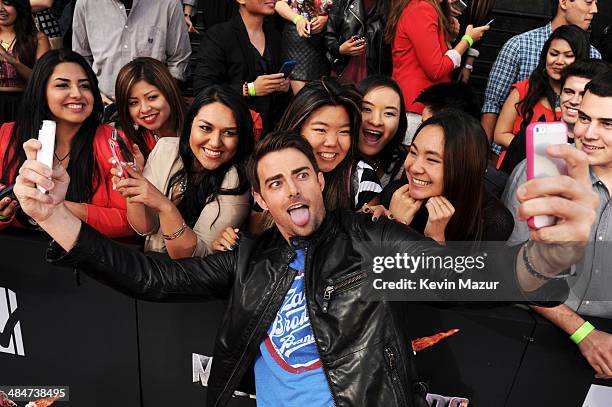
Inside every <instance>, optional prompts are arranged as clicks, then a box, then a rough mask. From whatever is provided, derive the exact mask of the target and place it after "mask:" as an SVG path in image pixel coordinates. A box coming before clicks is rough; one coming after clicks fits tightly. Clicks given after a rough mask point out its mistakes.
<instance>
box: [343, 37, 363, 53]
mask: <svg viewBox="0 0 612 407" xmlns="http://www.w3.org/2000/svg"><path fill="white" fill-rule="evenodd" d="M365 48H366V40H365V38H364V37H363V36H359V35H353V36H352V37H351V38H349V39H348V40H346V41H345V42H343V43H342V45H340V48H339V52H340V54H342V55H348V56H352V57H354V56H358V55H361V54H363V53H364V52H365Z"/></svg>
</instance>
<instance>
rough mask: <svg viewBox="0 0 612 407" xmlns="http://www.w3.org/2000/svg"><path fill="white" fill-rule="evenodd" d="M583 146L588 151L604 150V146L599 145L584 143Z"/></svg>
mask: <svg viewBox="0 0 612 407" xmlns="http://www.w3.org/2000/svg"><path fill="white" fill-rule="evenodd" d="M582 148H583V150H587V151H597V150H603V149H604V148H603V147H597V146H593V145H591V144H585V143H582Z"/></svg>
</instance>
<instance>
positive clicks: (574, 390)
mask: <svg viewBox="0 0 612 407" xmlns="http://www.w3.org/2000/svg"><path fill="white" fill-rule="evenodd" d="M47 244H48V241H47V240H46V239H45V238H44V237H43V236H41V235H38V234H31V233H25V232H12V233H6V232H4V233H3V234H1V235H0V259H2V262H1V266H0V287H1V288H0V289H1V290H6V289H7V288H8V289H10V290H11V291H13V292H15V293H16V296H17V303H18V310H19V319H20V323H19V327H20V329H21V334H22V338H23V347H24V350H25V356H16V355H11V354H9V353H2V352H0V385H22V386H23V385H39V386H43V385H46V386H52V385H68V386H69V387H70V402H69V403H56V404H57V405H58V406H59V405H73V406H88V407H95V406H109V405H113V406H130V407H131V406H146V407H149V406H151V407H157V406H160V407H161V406H168V405H175V406H178V405H183V406H197V405H204V400H205V397H206V388H205V387H202V386H201V385H200V384H199V382H198V383H193V380H192V354H193V353H197V354H202V355H212V349H213V342H214V337H215V334H216V329H217V325H218V323H219V321H220V319H221V318H222V315H223V312H224V303H223V302H219V301H217V302H210V303H202V304H200V303H195V304H155V303H149V302H142V301H136V300H133V299H130V298H128V297H126V296H124V295H123V294H119V293H117V292H115V291H113V290H111V289H109V288H107V287H105V286H103V285H101V284H99V283H97V282H96V281H94V280H92V279H90V278H88V277H87V276H85V275H84V274H83V273H80V272H77V271H75V270H69V269H63V268H57V267H53V266H50V265H48V264H46V263H45V262H44V251H45V248H46V246H47ZM2 306H4V307H5V308H6V305H4V304H0V307H2ZM411 310H412V312H410V314H409V315H406V320H405V321H404V323H406V324H410V326H411V331H413V332H414V333H415V335H416V336H426V335H432V334H434V333H437V332H440V331H446V330H448V329H452V328H459V329H460V330H461V331H460V332H459V333H458V334H456V335H454V336H452V337H450V338H448V339H446V340H445V341H443V342H441V343H440V344H438V345H436V346H434V347H432V348H429V349H426V350H424V351H422V352H419V353H418V354H417V363H418V366H419V371H420V374H421V376H422V378H423V379H425V380H427V381H428V382H429V384H430V391H431V392H432V393H438V394H444V395H453V396H464V397H468V398H470V399H471V401H472V403H471V406H476V407H478V406H487V407H488V406H503V405H505V406H511V407H514V406H540V405H555V406H568V407H570V406H571V407H574V406H581V405H582V401H583V400H584V398H585V396H586V393H587V391H588V388H589V386H590V384H591V383H599V384H604V385H608V386H612V381H599V382H597V381H595V380H594V379H593V372H592V370H591V369H590V367H589V366H588V364H587V363H586V362H585V360H584V359H583V358H582V356H581V355H580V353H579V352H578V350H577V347H576V346H575V345H573V344H572V343H571V342H570V341H569V339H568V338H567V336H566V335H565V334H564V333H562V332H561V331H560V330H559V329H557V328H556V327H554V326H552V325H550V324H549V323H548V322H546V321H544V320H542V319H541V318H539V317H537V316H535V315H534V314H533V313H532V312H530V311H529V310H527V309H526V308H524V307H516V306H505V307H496V308H486V309H479V310H476V309H465V308H451V307H447V308H441V307H434V306H431V305H425V304H413V305H412V307H411ZM1 314H2V313H0V315H1ZM590 320H592V321H593V323H594V325H595V326H597V327H598V328H600V329H604V330H607V331H608V332H612V322H611V321H609V320H597V319H593V318H590ZM2 324H3V322H2V321H0V325H2ZM3 330H4V326H0V332H1V331H3ZM5 334H6V332H5ZM407 346H409V345H408V344H407ZM23 404H25V403H21V404H20V406H21V405H23ZM231 405H232V406H254V405H255V403H254V401H253V400H250V399H248V398H244V397H238V398H235V399H234V400H233V401H232V403H231Z"/></svg>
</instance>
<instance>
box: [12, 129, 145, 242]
mask: <svg viewBox="0 0 612 407" xmlns="http://www.w3.org/2000/svg"><path fill="white" fill-rule="evenodd" d="M13 126H14V123H5V124H3V125H2V128H0V152H1V153H2V154H1V155H2V157H4V155H5V154H7V151H6V150H7V147H8V142H9V139H10V136H11V132H12V131H13ZM112 132H113V128H112V127H111V126H108V125H105V124H103V125H100V127H98V130H97V131H96V136H95V138H94V158H95V161H96V165H97V166H98V170H99V172H100V176H101V177H102V180H101V182H100V184H99V186H98V189H97V190H96V191H95V192H94V195H93V197H92V199H91V202H89V203H86V204H85V209H86V211H87V215H86V222H87V223H88V224H89V225H91V226H92V227H94V228H95V229H97V230H98V231H99V232H101V233H103V234H105V235H106V236H108V237H112V238H116V237H125V236H133V235H134V231H133V230H132V228H131V227H130V225H129V223H128V221H127V211H126V206H125V198H123V197H122V196H121V195H119V193H118V192H116V191H113V184H112V181H111V179H112V176H111V173H110V170H111V168H112V165H111V164H110V163H109V162H108V159H109V158H111V157H112V156H113V154H112V152H111V149H110V146H109V144H108V139H109V138H110V137H111V135H112ZM119 134H120V135H121V136H122V137H123V133H121V132H119ZM13 153H14V151H12V152H10V154H13ZM71 159H78V158H75V157H71ZM0 171H1V167H0ZM14 176H15V174H11V177H10V179H11V183H13V181H14ZM11 223H14V224H17V222H16V221H15V220H13V221H12V222H11ZM11 223H9V222H6V223H0V230H2V229H4V228H6V227H7V226H8V225H9V224H11Z"/></svg>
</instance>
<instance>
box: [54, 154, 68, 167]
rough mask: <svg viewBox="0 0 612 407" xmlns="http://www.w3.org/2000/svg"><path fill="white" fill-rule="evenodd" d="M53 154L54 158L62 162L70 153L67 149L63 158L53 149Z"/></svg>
mask: <svg viewBox="0 0 612 407" xmlns="http://www.w3.org/2000/svg"><path fill="white" fill-rule="evenodd" d="M53 155H54V156H55V158H57V161H58V162H59V163H60V164H61V163H63V162H64V160H65V159H66V158H68V156H69V155H70V151H68V154H66V155H65V156H64V158H59V156H58V155H57V153H56V152H55V151H54V152H53Z"/></svg>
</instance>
